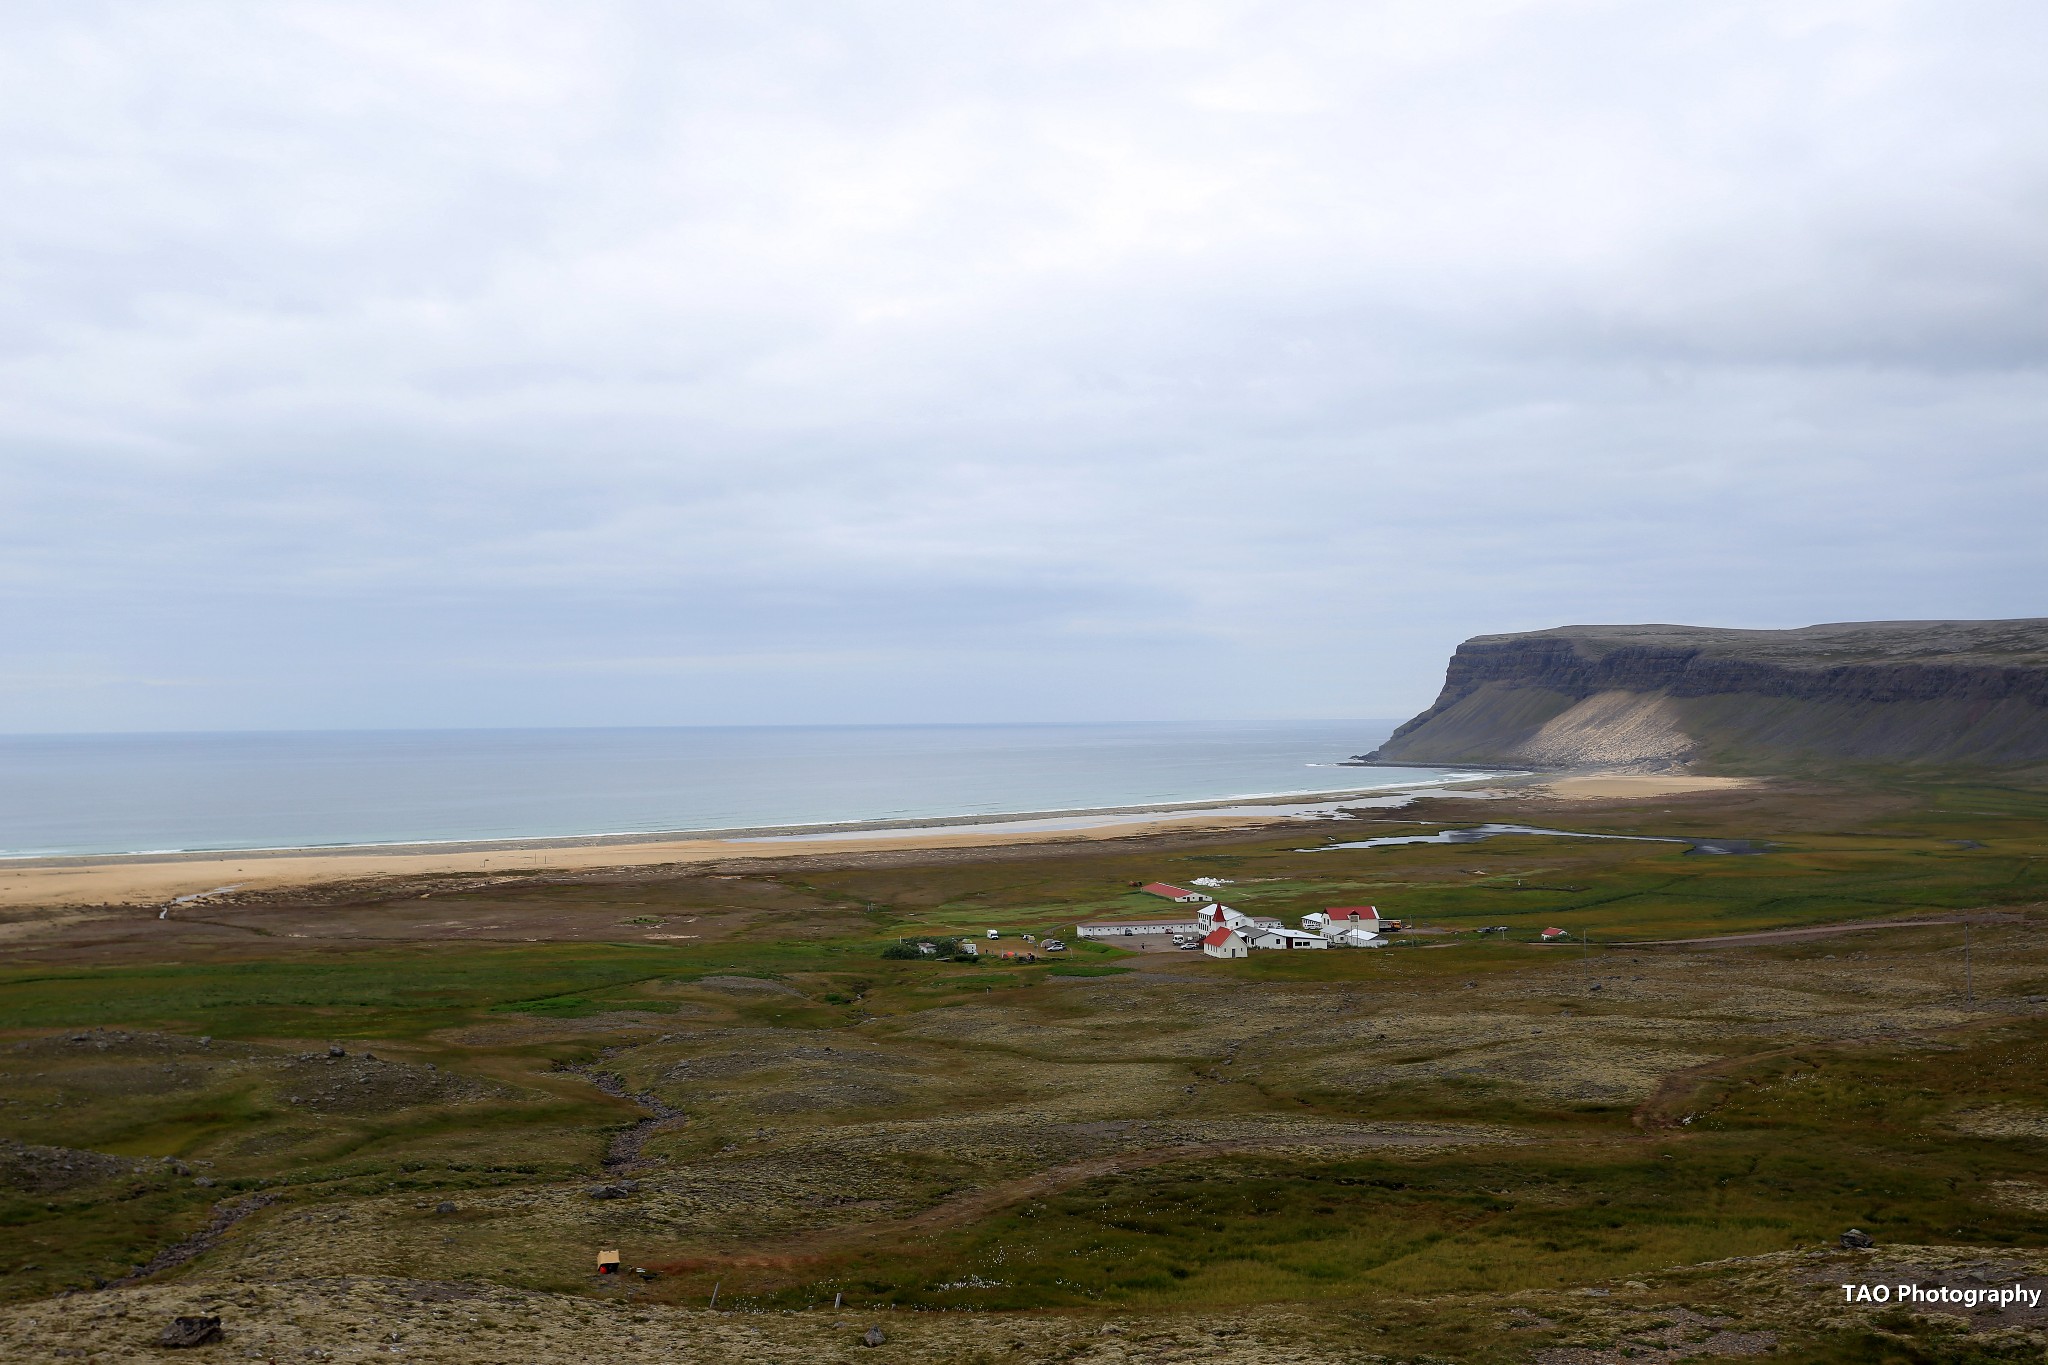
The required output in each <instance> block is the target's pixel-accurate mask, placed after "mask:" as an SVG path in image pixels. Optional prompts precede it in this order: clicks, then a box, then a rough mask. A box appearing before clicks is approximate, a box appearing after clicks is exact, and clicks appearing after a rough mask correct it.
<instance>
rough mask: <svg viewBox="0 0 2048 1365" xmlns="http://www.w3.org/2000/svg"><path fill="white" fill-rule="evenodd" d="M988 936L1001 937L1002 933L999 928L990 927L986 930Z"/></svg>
mask: <svg viewBox="0 0 2048 1365" xmlns="http://www.w3.org/2000/svg"><path fill="white" fill-rule="evenodd" d="M988 936H989V937H990V938H1001V937H1002V936H1003V935H1002V931H1001V930H999V929H991V930H989V931H988Z"/></svg>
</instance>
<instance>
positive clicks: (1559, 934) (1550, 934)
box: [1543, 929, 1565, 938]
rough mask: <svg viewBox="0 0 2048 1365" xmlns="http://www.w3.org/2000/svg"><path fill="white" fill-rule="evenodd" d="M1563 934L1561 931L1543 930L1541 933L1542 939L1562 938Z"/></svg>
mask: <svg viewBox="0 0 2048 1365" xmlns="http://www.w3.org/2000/svg"><path fill="white" fill-rule="evenodd" d="M1564 934H1565V931H1564V930H1562V929H1545V930H1544V931H1543V937H1545V938H1563V937H1564Z"/></svg>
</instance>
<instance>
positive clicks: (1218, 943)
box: [1202, 929, 1237, 948]
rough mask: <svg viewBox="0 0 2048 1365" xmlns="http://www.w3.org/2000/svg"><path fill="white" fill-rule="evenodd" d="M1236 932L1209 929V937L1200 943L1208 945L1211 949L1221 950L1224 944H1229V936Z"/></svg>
mask: <svg viewBox="0 0 2048 1365" xmlns="http://www.w3.org/2000/svg"><path fill="white" fill-rule="evenodd" d="M1236 932H1237V930H1235V929H1211V930H1210V931H1209V936H1208V937H1207V938H1205V939H1203V940H1202V942H1204V943H1206V944H1208V945H1209V946H1210V947H1211V948H1221V947H1222V946H1223V945H1224V944H1226V943H1228V942H1230V939H1231V936H1232V935H1233V934H1235V933H1236Z"/></svg>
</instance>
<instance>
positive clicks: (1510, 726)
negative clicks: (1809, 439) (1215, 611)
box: [1363, 618, 2048, 771]
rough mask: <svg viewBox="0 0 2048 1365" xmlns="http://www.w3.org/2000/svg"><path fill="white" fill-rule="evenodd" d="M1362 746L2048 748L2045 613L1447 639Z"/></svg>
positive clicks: (1779, 761) (2011, 752)
mask: <svg viewBox="0 0 2048 1365" xmlns="http://www.w3.org/2000/svg"><path fill="white" fill-rule="evenodd" d="M1363 759H1364V761H1367V762H1388V763H1463V764H1475V765H1488V764H1516V765H1520V766H1526V767H1536V768H1574V767H1603V768H1636V769H1676V768H1684V767H1713V768H1721V769H1727V770H1731V771H1732V770H1757V769H1765V768H1777V767H1783V766H1784V765H1785V764H1787V763H1796V762H1801V761H1821V762H1885V763H1945V764H1969V765H1990V766H2013V765H2022V764H2033V763H2042V762H2048V618H2029V619H2025V620H2014V621H1861V622H1847V623H1842V624H1836V625H1823V626H1808V627H1805V628H1804V629H1801V630H1719V629H1712V628H1708V627H1700V626H1666V625H1650V626H1561V627H1558V628H1557V629H1554V630H1539V631H1530V632H1527V633H1525V634H1517V635H1481V636H1476V637H1474V638H1473V639H1470V640H1467V641H1466V642H1465V643H1464V644H1462V645H1460V646H1458V649H1457V652H1456V653H1455V654H1453V655H1452V656H1451V663H1450V667H1449V668H1448V669H1447V670H1446V672H1445V676H1444V690H1443V692H1442V694H1441V695H1440V696H1438V698H1437V700H1436V704H1435V705H1433V706H1431V707H1430V708H1429V709H1428V710H1427V711H1424V712H1423V713H1422V714H1421V715H1419V716H1417V717H1415V719H1413V720H1411V721H1409V722H1408V723H1407V724H1405V725H1403V726H1402V727H1401V728H1400V729H1398V730H1396V731H1395V732H1394V733H1393V735H1392V737H1390V738H1389V739H1388V741H1387V742H1386V743H1385V744H1384V745H1382V746H1381V747H1380V748H1379V749H1377V750H1375V751H1374V752H1373V753H1371V754H1367V755H1363Z"/></svg>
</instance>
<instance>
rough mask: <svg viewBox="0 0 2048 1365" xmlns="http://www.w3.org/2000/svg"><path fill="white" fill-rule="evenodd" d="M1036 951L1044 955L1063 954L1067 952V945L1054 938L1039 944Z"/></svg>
mask: <svg viewBox="0 0 2048 1365" xmlns="http://www.w3.org/2000/svg"><path fill="white" fill-rule="evenodd" d="M1038 949H1039V951H1040V952H1044V953H1064V952H1065V951H1066V950H1067V945H1066V944H1064V943H1062V942H1060V941H1059V940H1058V939H1056V938H1049V939H1047V940H1046V941H1045V942H1043V943H1041V944H1039V945H1038Z"/></svg>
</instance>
